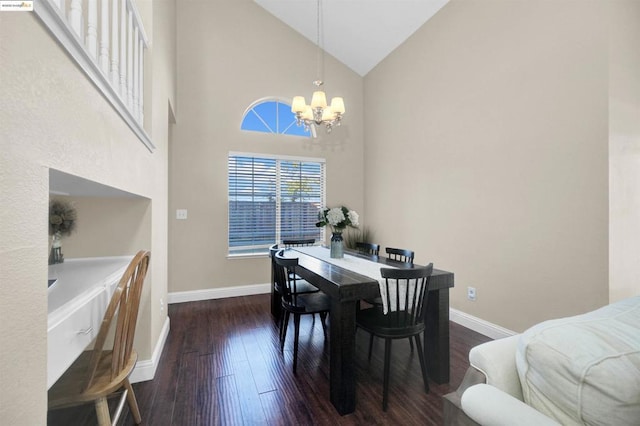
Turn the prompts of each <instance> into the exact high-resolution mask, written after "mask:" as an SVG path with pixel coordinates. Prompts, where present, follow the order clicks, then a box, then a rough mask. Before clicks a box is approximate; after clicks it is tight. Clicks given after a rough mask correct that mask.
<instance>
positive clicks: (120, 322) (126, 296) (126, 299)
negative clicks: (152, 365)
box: [84, 251, 150, 390]
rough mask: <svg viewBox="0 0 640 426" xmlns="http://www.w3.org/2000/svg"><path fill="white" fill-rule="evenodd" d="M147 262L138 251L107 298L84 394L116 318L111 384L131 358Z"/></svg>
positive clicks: (91, 381) (147, 257) (91, 382)
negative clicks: (108, 298)
mask: <svg viewBox="0 0 640 426" xmlns="http://www.w3.org/2000/svg"><path fill="white" fill-rule="evenodd" d="M149 258H150V253H149V252H148V251H139V252H138V253H137V254H136V255H135V256H134V258H133V260H132V261H131V262H130V263H129V266H128V267H127V269H126V271H125V273H124V274H123V276H122V278H121V279H120V282H119V283H118V286H117V287H116V290H115V291H114V293H113V296H112V297H111V301H110V302H109V305H108V306H107V311H106V313H105V315H104V318H103V320H102V324H101V325H100V331H99V332H98V336H97V337H96V342H95V345H94V349H93V351H92V354H91V359H90V361H89V366H88V368H89V372H88V373H89V374H88V376H87V382H86V384H85V386H84V389H85V390H86V389H89V388H90V387H91V386H92V385H93V381H94V379H95V376H96V371H97V369H98V365H99V363H100V359H101V358H102V353H103V352H104V345H105V341H106V338H107V335H108V333H109V330H110V329H111V326H112V323H113V319H114V317H115V315H116V314H117V322H116V331H115V336H114V339H113V347H112V352H111V357H112V358H111V380H113V379H115V378H116V377H117V376H119V375H120V374H121V373H122V371H123V370H124V368H125V367H126V365H127V361H128V360H129V359H130V357H131V354H132V351H133V340H134V337H135V330H136V322H137V320H138V311H139V307H140V298H141V295H142V285H143V283H144V279H145V276H146V274H147V269H148V267H149Z"/></svg>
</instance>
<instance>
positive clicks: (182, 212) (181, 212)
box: [176, 209, 187, 220]
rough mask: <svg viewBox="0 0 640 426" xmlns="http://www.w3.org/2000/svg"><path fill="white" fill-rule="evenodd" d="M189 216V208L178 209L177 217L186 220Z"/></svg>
mask: <svg viewBox="0 0 640 426" xmlns="http://www.w3.org/2000/svg"><path fill="white" fill-rule="evenodd" d="M186 218H187V209H178V210H176V219H181V220H185V219H186Z"/></svg>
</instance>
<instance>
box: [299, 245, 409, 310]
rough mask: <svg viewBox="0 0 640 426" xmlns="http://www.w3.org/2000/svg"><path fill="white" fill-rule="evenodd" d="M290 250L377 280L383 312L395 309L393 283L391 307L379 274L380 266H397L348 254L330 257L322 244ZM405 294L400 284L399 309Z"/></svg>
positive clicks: (384, 283)
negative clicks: (340, 256)
mask: <svg viewBox="0 0 640 426" xmlns="http://www.w3.org/2000/svg"><path fill="white" fill-rule="evenodd" d="M292 250H295V251H299V252H300V253H304V254H306V255H309V256H312V257H315V258H317V259H320V260H322V261H323V262H327V263H331V264H332V265H336V266H339V267H341V268H344V269H348V270H350V271H353V272H355V273H357V274H360V275H364V276H365V277H369V278H371V279H373V280H376V281H378V284H379V286H380V295H381V296H382V307H383V311H384V314H385V315H386V314H387V313H388V312H389V310H391V311H396V310H397V308H396V306H395V300H396V294H395V290H396V289H395V285H394V286H390V288H389V290H390V291H389V293H390V295H391V302H392V306H391V307H389V306H387V297H386V294H387V286H386V281H385V279H384V278H382V275H381V274H380V268H394V269H398V268H396V267H394V266H390V265H386V264H381V263H378V262H373V261H371V260H367V259H363V258H361V257H357V256H351V255H349V254H345V255H344V258H342V259H334V258H332V257H331V255H330V251H329V249H328V248H327V247H322V246H310V247H295V248H292ZM403 290H404V291H403ZM405 294H406V286H405V287H402V286H401V287H400V302H401V306H400V309H402V308H404V306H403V305H404V300H405ZM389 308H391V309H389Z"/></svg>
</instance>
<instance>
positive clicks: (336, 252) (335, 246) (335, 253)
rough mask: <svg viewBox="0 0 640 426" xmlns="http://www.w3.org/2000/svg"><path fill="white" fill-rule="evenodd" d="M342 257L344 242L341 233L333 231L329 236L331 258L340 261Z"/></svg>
mask: <svg viewBox="0 0 640 426" xmlns="http://www.w3.org/2000/svg"><path fill="white" fill-rule="evenodd" d="M343 257H344V240H343V239H342V231H334V232H333V233H332V234H331V258H332V259H342V258H343Z"/></svg>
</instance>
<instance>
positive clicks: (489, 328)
mask: <svg viewBox="0 0 640 426" xmlns="http://www.w3.org/2000/svg"><path fill="white" fill-rule="evenodd" d="M449 319H450V320H451V321H453V322H455V323H456V324H460V325H462V326H464V327H467V328H469V329H471V330H473V331H475V332H478V333H480V334H484V335H485V336H487V337H491V338H492V339H502V338H503V337H509V336H513V335H516V334H518V333H516V332H515V331H511V330H509V329H506V328H504V327H500V326H499V325H496V324H493V323H490V322H489V321H485V320H483V319H480V318H477V317H474V316H473V315H469V314H466V313H464V312H462V311H459V310H457V309H452V308H450V309H449Z"/></svg>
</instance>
